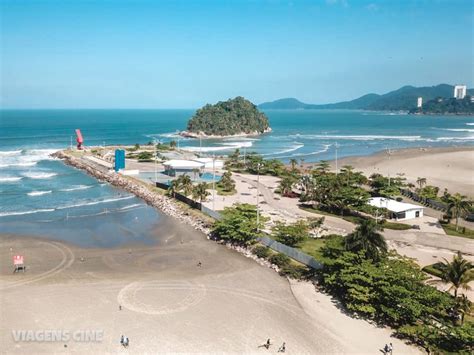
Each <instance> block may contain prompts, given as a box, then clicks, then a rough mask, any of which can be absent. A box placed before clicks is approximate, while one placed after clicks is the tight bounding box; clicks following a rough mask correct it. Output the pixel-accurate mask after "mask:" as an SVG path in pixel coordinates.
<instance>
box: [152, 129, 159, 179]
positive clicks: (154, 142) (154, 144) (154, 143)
mask: <svg viewBox="0 0 474 355" xmlns="http://www.w3.org/2000/svg"><path fill="white" fill-rule="evenodd" d="M153 147H154V149H153V151H154V158H155V184H154V185H155V187H156V181H157V180H158V179H157V171H156V138H153Z"/></svg>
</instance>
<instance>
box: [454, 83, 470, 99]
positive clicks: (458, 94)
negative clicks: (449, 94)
mask: <svg viewBox="0 0 474 355" xmlns="http://www.w3.org/2000/svg"><path fill="white" fill-rule="evenodd" d="M466 91H467V87H466V85H456V86H455V87H454V97H455V98H456V99H458V100H461V99H464V97H465V96H466Z"/></svg>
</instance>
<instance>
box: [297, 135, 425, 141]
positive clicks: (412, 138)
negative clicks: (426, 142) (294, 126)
mask: <svg viewBox="0 0 474 355" xmlns="http://www.w3.org/2000/svg"><path fill="white" fill-rule="evenodd" d="M289 137H293V138H297V139H298V138H303V139H341V140H357V141H370V140H381V139H394V140H403V141H418V140H423V139H422V138H421V136H387V135H342V134H341V135H329V134H296V135H291V136H289Z"/></svg>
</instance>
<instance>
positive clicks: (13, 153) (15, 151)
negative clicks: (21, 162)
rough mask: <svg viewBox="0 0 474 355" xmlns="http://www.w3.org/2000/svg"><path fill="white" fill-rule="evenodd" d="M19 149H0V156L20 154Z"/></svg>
mask: <svg viewBox="0 0 474 355" xmlns="http://www.w3.org/2000/svg"><path fill="white" fill-rule="evenodd" d="M21 152H22V151H21V150H3V151H0V156H11V155H18V154H21Z"/></svg>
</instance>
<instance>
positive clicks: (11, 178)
mask: <svg viewBox="0 0 474 355" xmlns="http://www.w3.org/2000/svg"><path fill="white" fill-rule="evenodd" d="M21 179H23V178H22V177H20V176H0V182H14V181H20V180H21Z"/></svg>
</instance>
